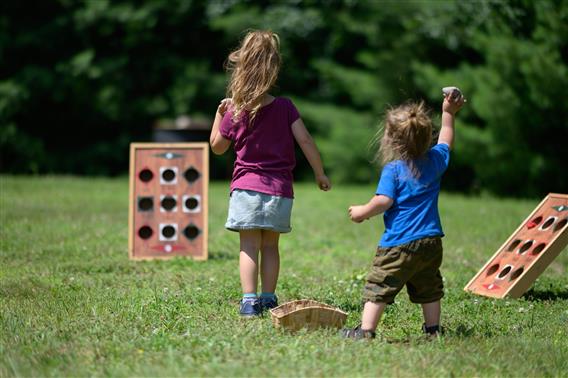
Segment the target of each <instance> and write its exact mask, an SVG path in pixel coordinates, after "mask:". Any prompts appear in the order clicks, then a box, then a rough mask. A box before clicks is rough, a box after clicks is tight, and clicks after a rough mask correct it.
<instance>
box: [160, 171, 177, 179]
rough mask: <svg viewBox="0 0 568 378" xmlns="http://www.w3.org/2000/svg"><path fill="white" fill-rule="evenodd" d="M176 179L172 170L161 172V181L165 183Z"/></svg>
mask: <svg viewBox="0 0 568 378" xmlns="http://www.w3.org/2000/svg"><path fill="white" fill-rule="evenodd" d="M175 178H176V173H175V172H174V170H173V169H169V168H168V169H164V171H163V172H162V180H164V181H166V182H170V181H173V180H174V179H175Z"/></svg>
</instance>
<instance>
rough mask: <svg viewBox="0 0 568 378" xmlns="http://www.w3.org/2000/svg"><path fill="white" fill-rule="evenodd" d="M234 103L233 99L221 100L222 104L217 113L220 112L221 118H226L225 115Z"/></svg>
mask: <svg viewBox="0 0 568 378" xmlns="http://www.w3.org/2000/svg"><path fill="white" fill-rule="evenodd" d="M232 103H233V99H232V98H224V99H222V100H221V103H220V104H219V106H218V107H217V111H218V112H219V114H221V116H224V115H225V113H226V112H227V110H228V109H229V105H231V104H232Z"/></svg>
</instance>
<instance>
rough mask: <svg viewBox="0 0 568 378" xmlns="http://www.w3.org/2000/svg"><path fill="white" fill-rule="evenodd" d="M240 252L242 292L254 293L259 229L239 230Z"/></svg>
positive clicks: (259, 238) (256, 276)
mask: <svg viewBox="0 0 568 378" xmlns="http://www.w3.org/2000/svg"><path fill="white" fill-rule="evenodd" d="M239 234H240V238H241V253H240V255H239V269H240V273H241V287H242V289H243V293H256V288H257V285H258V250H259V249H260V241H261V230H245V231H240V232H239Z"/></svg>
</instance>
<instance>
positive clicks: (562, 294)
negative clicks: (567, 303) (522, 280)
mask: <svg viewBox="0 0 568 378" xmlns="http://www.w3.org/2000/svg"><path fill="white" fill-rule="evenodd" d="M523 298H524V299H526V300H527V301H555V300H558V299H568V290H533V289H531V290H529V291H527V292H526V293H525V294H523Z"/></svg>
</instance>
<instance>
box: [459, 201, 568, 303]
mask: <svg viewBox="0 0 568 378" xmlns="http://www.w3.org/2000/svg"><path fill="white" fill-rule="evenodd" d="M567 223H568V194H557V193H550V194H548V196H546V198H544V200H543V201H542V202H541V203H540V204H539V205H538V206H537V207H536V208H535V210H534V211H533V212H532V213H531V214H530V215H529V216H528V218H527V219H525V221H524V222H523V223H522V224H521V225H520V226H519V227H518V228H517V230H516V231H515V232H514V233H513V234H512V235H511V236H510V237H509V239H507V241H506V242H505V243H504V244H503V245H502V246H501V247H500V248H499V249H498V250H497V252H496V253H495V254H494V255H493V257H491V258H490V259H489V261H488V262H487V263H486V264H485V266H484V267H483V268H481V270H480V271H479V272H478V273H477V274H476V275H475V277H473V278H472V279H471V281H469V283H468V284H467V285H466V287H465V288H464V290H465V291H470V292H472V293H475V294H478V295H483V296H487V297H493V298H505V297H510V298H519V297H520V296H522V295H523V294H524V293H525V292H526V291H527V290H528V289H529V287H530V286H531V285H532V284H533V283H534V281H535V280H536V279H537V278H538V277H539V276H540V275H541V274H542V272H544V270H545V269H546V267H548V265H550V263H551V262H552V261H553V260H554V259H555V258H556V257H557V256H558V255H559V254H560V252H562V250H563V249H564V248H565V247H566V245H567V244H568V224H567Z"/></svg>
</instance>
